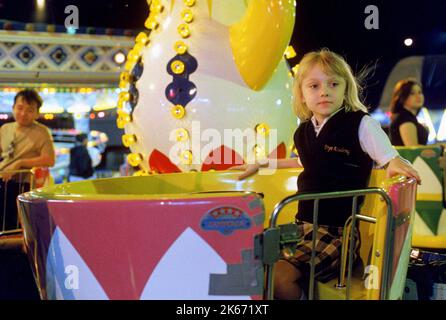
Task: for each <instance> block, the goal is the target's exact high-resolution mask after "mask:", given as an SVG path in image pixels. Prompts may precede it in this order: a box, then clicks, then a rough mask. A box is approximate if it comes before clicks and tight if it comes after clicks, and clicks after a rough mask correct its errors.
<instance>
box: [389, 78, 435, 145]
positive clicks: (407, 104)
mask: <svg viewBox="0 0 446 320" xmlns="http://www.w3.org/2000/svg"><path fill="white" fill-rule="evenodd" d="M423 105H424V95H423V89H422V87H421V84H420V83H419V82H417V81H416V80H414V79H404V80H401V81H399V82H398V83H397V84H396V85H395V89H394V91H393V96H392V100H391V103H390V111H391V112H392V116H391V123H390V141H391V142H392V145H394V146H417V145H418V146H419V145H426V144H427V138H428V136H429V131H428V130H427V128H426V127H424V126H423V125H422V124H421V123H419V122H418V120H417V115H418V113H419V112H420V110H421V108H422V107H423Z"/></svg>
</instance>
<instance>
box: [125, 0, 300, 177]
mask: <svg viewBox="0 0 446 320" xmlns="http://www.w3.org/2000/svg"><path fill="white" fill-rule="evenodd" d="M148 4H149V6H150V15H149V17H148V19H147V21H146V23H145V27H146V28H147V32H142V33H140V34H139V35H138V36H137V38H136V44H135V46H134V48H133V49H132V50H131V51H130V52H129V54H128V56H127V62H126V65H125V71H124V72H123V73H122V74H121V82H120V87H121V89H122V92H121V94H120V98H119V102H118V119H117V125H118V127H120V128H124V129H125V135H124V136H123V143H124V145H126V146H129V147H130V149H131V151H132V153H131V154H130V155H129V156H128V161H129V163H130V164H131V165H133V166H138V167H140V168H141V169H142V171H143V172H158V173H166V172H184V171H191V170H197V171H206V170H211V169H214V170H225V169H227V168H229V167H230V166H232V165H235V164H241V163H248V162H253V161H255V160H260V159H262V158H265V157H273V158H285V157H286V156H288V155H289V154H290V151H291V148H292V135H293V131H294V130H295V128H296V117H295V116H294V114H293V112H292V106H291V105H292V77H291V76H290V72H289V70H288V67H287V64H286V62H285V60H284V57H283V56H284V52H285V49H286V48H287V46H288V43H289V40H290V37H291V34H292V31H293V27H294V19H295V4H294V1H293V0H281V1H278V0H251V1H245V0H152V1H148Z"/></svg>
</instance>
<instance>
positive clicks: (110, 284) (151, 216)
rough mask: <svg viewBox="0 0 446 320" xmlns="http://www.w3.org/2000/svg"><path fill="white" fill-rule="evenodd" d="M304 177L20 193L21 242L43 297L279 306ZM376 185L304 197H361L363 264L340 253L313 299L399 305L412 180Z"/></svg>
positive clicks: (266, 174) (207, 175)
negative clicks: (279, 278)
mask: <svg viewBox="0 0 446 320" xmlns="http://www.w3.org/2000/svg"><path fill="white" fill-rule="evenodd" d="M300 173H301V170H299V169H279V170H275V171H271V170H269V171H268V169H264V171H261V172H260V173H259V174H257V175H254V176H251V177H249V178H247V179H245V180H242V181H239V180H237V177H238V175H239V174H240V172H236V171H224V172H222V171H220V172H218V171H215V172H188V173H173V174H158V175H150V176H144V177H123V178H111V179H96V180H86V181H80V182H73V183H67V184H61V185H54V186H50V187H46V188H42V189H38V190H33V191H31V192H28V193H25V194H22V195H21V196H19V211H20V216H21V220H22V223H23V227H24V230H25V246H26V248H27V253H28V255H29V259H30V262H31V266H32V268H33V271H34V275H35V279H36V283H37V286H38V288H39V291H40V296H41V298H42V299H183V300H184V299H186V300H188V299H237V300H242V299H263V298H264V299H271V298H272V297H273V296H274V293H273V284H272V280H273V277H272V275H273V272H274V270H273V267H274V263H275V262H276V261H277V259H278V258H279V257H280V253H281V251H282V250H290V248H292V246H293V245H294V243H295V242H298V241H299V235H298V234H296V232H295V229H293V224H290V222H292V221H294V215H295V212H296V206H295V205H294V204H293V205H287V206H286V204H288V203H289V202H290V201H295V200H299V199H303V198H302V195H297V196H296V195H295V193H296V188H297V184H296V180H297V177H298V175H299V174H300ZM370 187H371V188H367V189H364V190H353V191H345V192H336V193H332V194H314V195H308V194H307V195H305V197H306V198H305V199H307V197H314V198H326V197H342V196H355V197H357V196H361V195H365V203H364V205H363V207H362V209H361V212H355V213H354V215H352V219H351V220H353V221H352V223H356V222H357V223H359V227H360V234H361V250H360V257H361V259H360V260H361V262H362V263H355V264H353V263H352V262H350V261H351V260H350V261H349V260H348V259H347V256H348V250H346V249H345V250H343V257H342V261H343V264H342V267H341V273H342V274H341V275H340V279H329V280H326V281H325V283H323V282H321V281H314V282H313V280H314V279H310V280H311V281H310V282H312V283H313V284H310V295H309V298H310V299H313V298H314V299H399V298H401V296H402V291H403V288H404V281H405V276H406V272H407V267H408V260H409V252H410V241H411V236H412V226H413V214H414V208H415V197H416V182H415V181H414V180H413V179H412V180H407V179H405V178H402V177H399V178H393V179H385V172H384V170H373V174H372V178H371V181H370ZM282 199H283V200H282ZM276 204H277V206H276V207H275V205H276ZM349 229H350V228H349V227H348V226H347V228H345V235H346V237H347V236H348V235H349ZM265 271H266V273H265ZM265 274H266V277H265Z"/></svg>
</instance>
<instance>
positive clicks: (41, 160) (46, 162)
mask: <svg viewBox="0 0 446 320" xmlns="http://www.w3.org/2000/svg"><path fill="white" fill-rule="evenodd" d="M55 162H56V161H55V159H54V156H51V155H49V154H46V153H43V154H41V155H40V156H38V157H34V158H28V159H19V160H17V161H16V163H17V166H18V167H19V168H23V169H28V168H33V167H52V166H54V163H55Z"/></svg>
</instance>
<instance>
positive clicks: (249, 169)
mask: <svg viewBox="0 0 446 320" xmlns="http://www.w3.org/2000/svg"><path fill="white" fill-rule="evenodd" d="M259 168H260V164H258V163H255V164H242V165H240V166H233V167H230V168H229V169H228V170H243V171H244V172H243V173H242V174H241V175H239V176H238V180H243V179H245V178H247V177H249V176H252V175H253V174H255V173H257V171H259Z"/></svg>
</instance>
